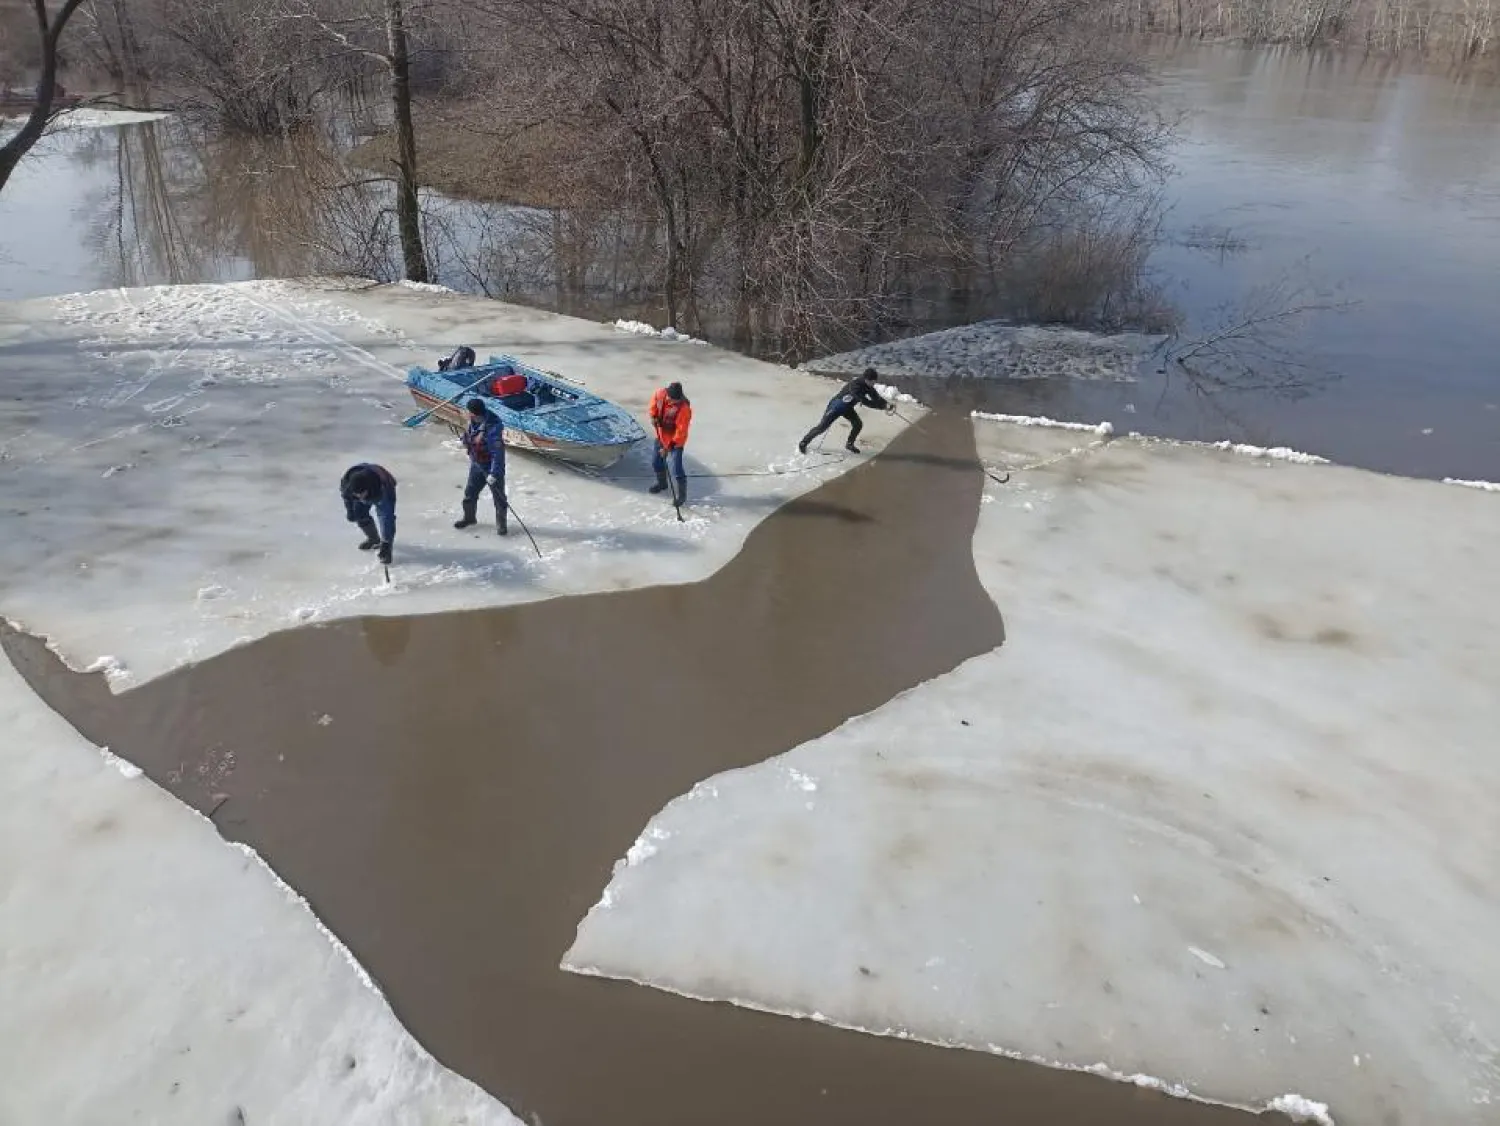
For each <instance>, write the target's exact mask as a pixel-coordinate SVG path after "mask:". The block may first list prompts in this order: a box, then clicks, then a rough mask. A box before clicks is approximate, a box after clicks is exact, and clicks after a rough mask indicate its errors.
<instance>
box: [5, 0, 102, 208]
mask: <svg viewBox="0 0 1500 1126" xmlns="http://www.w3.org/2000/svg"><path fill="white" fill-rule="evenodd" d="M82 2H83V0H64V3H63V5H62V7H61V8H59V9H58V10H57V12H56V13H55V14H51V13H49V12H48V11H47V0H31V8H32V11H33V12H34V13H35V16H36V36H37V46H38V48H39V50H40V55H41V78H40V80H39V81H38V82H37V85H36V96H35V99H34V101H33V102H32V105H31V112H30V113H28V114H27V115H26V120H25V121H24V122H23V123H22V125H21V128H20V130H19V131H18V132H17V133H16V135H15V136H14V137H11V138H10V139H9V140H8V141H6V142H5V144H3V145H0V191H4V190H5V185H6V183H7V182H8V181H9V180H10V176H11V173H12V172H14V171H15V170H16V165H18V164H20V163H21V158H22V157H24V156H25V155H26V154H27V153H28V152H30V151H31V149H32V147H33V146H34V145H35V144H36V143H37V142H38V141H40V140H41V139H42V134H43V133H45V132H46V130H47V123H48V122H49V121H51V120H52V116H53V107H54V104H55V103H56V100H57V70H58V61H59V59H60V57H61V45H62V36H63V32H64V31H65V30H66V29H67V26H68V21H69V20H71V19H72V18H73V15H74V13H76V12H77V11H78V7H79V5H80V4H81V3H82Z"/></svg>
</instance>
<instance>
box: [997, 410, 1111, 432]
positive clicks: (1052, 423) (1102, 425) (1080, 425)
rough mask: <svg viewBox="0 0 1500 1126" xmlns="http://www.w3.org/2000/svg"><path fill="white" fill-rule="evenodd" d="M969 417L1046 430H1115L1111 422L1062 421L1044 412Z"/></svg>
mask: <svg viewBox="0 0 1500 1126" xmlns="http://www.w3.org/2000/svg"><path fill="white" fill-rule="evenodd" d="M970 417H971V418H979V419H983V420H984V421H986V422H1008V423H1010V424H1011V425H1012V426H1042V427H1045V428H1046V429H1048V430H1084V431H1088V432H1090V433H1092V434H1100V435H1110V434H1113V433H1114V432H1115V428H1114V426H1113V424H1111V423H1109V422H1063V421H1062V420H1061V419H1056V418H1048V417H1047V416H1046V415H1044V414H994V413H992V412H990V411H973V412H972V413H971V414H970Z"/></svg>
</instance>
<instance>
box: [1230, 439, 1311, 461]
mask: <svg viewBox="0 0 1500 1126" xmlns="http://www.w3.org/2000/svg"><path fill="white" fill-rule="evenodd" d="M1213 448H1214V449H1216V450H1225V451H1228V452H1229V453H1236V454H1239V455H1240V456H1241V457H1264V458H1270V459H1271V460H1273V461H1290V462H1294V463H1295V464H1297V465H1327V464H1328V463H1329V462H1328V459H1327V458H1326V457H1319V456H1318V455H1317V454H1308V453H1303V452H1302V451H1301V450H1293V449H1288V448H1287V447H1286V446H1269V447H1267V446H1250V445H1246V444H1245V443H1244V442H1215V443H1213Z"/></svg>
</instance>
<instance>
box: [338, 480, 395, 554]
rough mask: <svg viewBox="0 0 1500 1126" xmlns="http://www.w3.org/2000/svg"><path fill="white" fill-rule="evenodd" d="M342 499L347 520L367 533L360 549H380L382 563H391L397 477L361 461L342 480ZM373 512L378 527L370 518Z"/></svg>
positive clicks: (340, 492) (340, 483)
mask: <svg viewBox="0 0 1500 1126" xmlns="http://www.w3.org/2000/svg"><path fill="white" fill-rule="evenodd" d="M339 496H341V497H342V498H343V500H344V516H345V518H346V519H348V521H349V523H351V524H357V525H358V526H359V530H360V531H361V532H363V533H364V534H365V542H364V543H362V544H360V545H359V549H360V550H361V551H369V550H370V549H371V548H373V547H378V548H379V549H380V552H379V558H380V561H381V562H382V563H389V562H390V561H391V549H392V547H393V546H394V545H395V542H396V478H394V477H393V476H391V472H390V470H388V469H386V468H385V467H384V466H381V465H374V464H371V463H370V462H360V464H358V465H351V466H350V467H349V468H348V469H347V470H345V472H344V476H343V477H342V478H341V479H340V480H339ZM372 509H373V510H374V513H375V516H376V518H377V519H378V520H379V521H380V525H379V527H376V523H375V520H372V519H371V518H370V512H371V510H372Z"/></svg>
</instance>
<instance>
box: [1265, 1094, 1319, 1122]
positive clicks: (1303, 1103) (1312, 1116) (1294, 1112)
mask: <svg viewBox="0 0 1500 1126" xmlns="http://www.w3.org/2000/svg"><path fill="white" fill-rule="evenodd" d="M1266 1109H1267V1110H1269V1111H1273V1112H1275V1111H1279V1112H1280V1113H1282V1114H1284V1115H1286V1116H1287V1117H1288V1118H1290V1119H1291V1120H1292V1121H1293V1122H1312V1123H1314V1124H1315V1126H1334V1121H1333V1116H1332V1115H1330V1114H1329V1113H1328V1106H1327V1104H1325V1103H1318V1102H1313V1100H1312V1099H1306V1098H1303V1097H1302V1096H1301V1095H1277V1096H1276V1097H1275V1098H1274V1099H1272V1100H1271V1101H1270V1102H1268V1103H1267V1104H1266Z"/></svg>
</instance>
